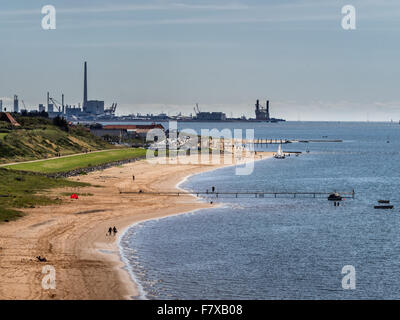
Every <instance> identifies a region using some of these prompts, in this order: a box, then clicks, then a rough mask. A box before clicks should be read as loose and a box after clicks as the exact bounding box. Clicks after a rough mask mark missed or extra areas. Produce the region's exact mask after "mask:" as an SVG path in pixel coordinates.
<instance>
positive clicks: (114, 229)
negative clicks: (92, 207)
mask: <svg viewBox="0 0 400 320" xmlns="http://www.w3.org/2000/svg"><path fill="white" fill-rule="evenodd" d="M113 231H114V236H115V235H116V234H117V232H118V231H117V228H116V227H115V226H114V228H113Z"/></svg>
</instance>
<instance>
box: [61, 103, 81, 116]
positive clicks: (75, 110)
mask: <svg viewBox="0 0 400 320" xmlns="http://www.w3.org/2000/svg"><path fill="white" fill-rule="evenodd" d="M65 114H66V115H67V116H76V117H77V116H80V115H81V114H82V109H81V108H80V107H75V106H73V107H72V106H68V105H67V106H66V108H65Z"/></svg>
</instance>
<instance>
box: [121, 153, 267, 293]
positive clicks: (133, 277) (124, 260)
mask: <svg viewBox="0 0 400 320" xmlns="http://www.w3.org/2000/svg"><path fill="white" fill-rule="evenodd" d="M265 153H268V154H269V153H271V152H265ZM262 154H264V153H262ZM270 158H272V153H271V154H270V155H268V156H266V157H265V158H261V159H257V160H254V162H258V161H263V160H266V159H270ZM236 166H238V164H231V165H229V164H228V165H224V166H220V167H217V168H212V169H210V170H206V171H202V172H196V173H191V174H188V175H187V176H185V177H183V179H182V180H180V181H179V182H178V183H177V184H176V185H175V186H174V188H175V189H178V190H182V191H183V192H187V191H189V190H186V189H184V188H182V187H181V185H182V184H183V183H185V182H186V181H187V180H188V179H190V178H192V177H194V176H196V175H200V174H203V173H206V172H207V173H208V172H212V171H216V170H220V169H225V168H229V167H236ZM191 196H192V197H193V198H194V199H195V201H200V202H202V203H206V202H205V201H204V200H203V199H202V198H200V197H197V196H194V195H191ZM222 206H223V204H222V203H216V204H214V205H213V206H211V207H209V208H196V209H193V210H190V211H186V212H177V213H175V214H170V215H165V216H162V217H158V218H150V219H146V220H142V221H137V222H135V223H133V224H131V225H129V226H127V227H125V228H124V229H123V231H122V233H121V235H120V236H119V237H118V240H117V242H116V245H117V246H118V250H119V258H120V260H121V262H122V263H123V264H124V266H123V267H122V268H121V269H120V270H119V272H122V273H125V272H127V273H128V274H129V276H130V278H131V280H132V282H133V285H134V287H135V289H136V291H135V293H137V296H135V295H132V296H130V297H129V299H131V300H148V299H147V297H146V294H147V293H146V292H145V290H144V289H143V286H142V284H141V283H140V280H139V279H138V277H137V276H136V274H135V272H134V271H132V270H131V269H130V267H129V261H128V258H127V257H126V256H125V255H124V252H123V245H122V244H121V241H122V239H123V238H124V236H125V235H126V234H127V233H128V232H129V230H131V229H132V228H135V227H137V226H138V225H140V224H142V223H146V222H148V221H158V220H161V219H166V218H171V217H175V216H180V215H185V214H189V213H195V212H197V211H200V210H211V209H215V208H218V207H222Z"/></svg>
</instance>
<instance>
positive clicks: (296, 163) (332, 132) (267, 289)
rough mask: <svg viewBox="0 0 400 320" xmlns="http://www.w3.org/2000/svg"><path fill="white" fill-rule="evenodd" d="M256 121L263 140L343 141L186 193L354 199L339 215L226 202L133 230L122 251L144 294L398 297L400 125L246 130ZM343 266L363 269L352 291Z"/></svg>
mask: <svg viewBox="0 0 400 320" xmlns="http://www.w3.org/2000/svg"><path fill="white" fill-rule="evenodd" d="M184 125H185V124H184ZM189 125H191V124H188V126H189ZM195 125H199V126H200V125H201V126H203V127H204V125H205V124H195ZM218 125H220V126H221V127H220V128H222V125H223V126H224V127H226V126H227V124H208V126H209V127H210V128H212V127H215V126H218ZM255 125H256V131H255V135H256V138H266V137H268V138H293V139H320V138H321V137H322V136H328V139H343V140H344V142H343V143H309V144H303V143H296V144H289V145H284V150H289V151H303V152H304V151H305V150H310V153H303V154H302V155H301V156H300V157H294V156H292V157H290V158H287V159H285V160H276V159H267V160H263V161H259V162H256V164H255V170H254V172H253V174H252V175H250V176H236V175H235V174H234V172H235V169H234V168H232V167H230V168H224V169H218V170H216V171H212V172H207V173H203V174H200V175H196V176H193V177H191V178H189V179H188V180H187V181H185V182H184V183H183V184H182V185H181V187H184V188H185V189H191V190H206V189H210V188H211V186H215V187H216V188H217V191H218V190H224V191H229V190H246V189H247V190H255V189H256V190H267V191H323V192H331V191H333V190H337V191H351V190H353V189H354V190H355V191H356V198H355V199H354V200H345V201H343V203H342V204H341V206H340V207H334V206H333V204H332V203H330V202H328V201H327V200H326V199H325V198H321V199H312V198H307V199H306V198H301V199H300V198H296V199H293V198H278V199H274V198H264V199H257V198H253V197H246V198H239V199H236V198H219V199H218V201H219V202H222V203H223V204H224V206H223V207H222V208H217V209H210V210H200V211H196V212H195V213H190V214H185V215H180V216H174V217H169V218H164V219H160V220H156V221H148V222H144V223H141V224H139V225H138V226H135V227H132V228H131V229H129V231H128V232H127V233H126V234H125V236H124V237H123V239H122V240H121V245H122V251H123V253H124V255H125V257H126V258H127V260H128V261H129V267H130V269H131V271H132V272H134V274H135V276H136V278H137V280H138V281H139V282H140V284H141V285H142V286H143V290H144V292H145V295H146V297H147V298H150V299H355V298H368V299H371V298H385V299H390V298H394V299H398V298H400V289H399V288H400V232H399V231H400V228H399V227H400V222H399V220H400V219H399V210H398V208H399V204H400V203H399V202H400V201H399V200H400V199H399V198H400V197H399V190H400V179H399V177H400V173H399V160H400V139H399V138H400V126H399V125H398V124H384V123H380V124H376V123H282V124H243V123H242V124H240V126H242V127H243V128H245V127H246V126H247V127H250V126H251V127H254V126H255ZM188 126H186V127H188ZM228 126H232V127H237V124H228ZM387 140H389V141H390V143H387ZM275 149H276V146H273V147H269V149H265V148H264V149H262V150H275ZM378 199H390V200H391V201H392V204H394V205H395V209H394V210H391V211H380V210H374V208H373V206H374V205H375V204H376V201H377V200H378ZM215 200H216V199H214V201H215ZM345 265H353V266H354V267H355V269H356V289H355V290H344V289H343V288H342V284H341V281H342V277H343V275H342V274H341V271H342V268H343V266H345Z"/></svg>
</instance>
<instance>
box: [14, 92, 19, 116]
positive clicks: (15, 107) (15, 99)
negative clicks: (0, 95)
mask: <svg viewBox="0 0 400 320" xmlns="http://www.w3.org/2000/svg"><path fill="white" fill-rule="evenodd" d="M18 111H19V106H18V96H17V95H14V112H16V113H18Z"/></svg>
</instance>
